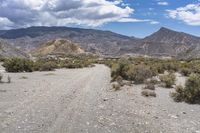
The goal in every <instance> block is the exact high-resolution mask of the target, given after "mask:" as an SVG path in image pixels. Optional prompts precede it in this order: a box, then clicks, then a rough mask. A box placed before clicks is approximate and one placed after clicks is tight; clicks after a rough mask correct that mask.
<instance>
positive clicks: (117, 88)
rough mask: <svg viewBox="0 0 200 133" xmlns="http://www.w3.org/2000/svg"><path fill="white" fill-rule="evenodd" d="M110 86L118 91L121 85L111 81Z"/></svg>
mask: <svg viewBox="0 0 200 133" xmlns="http://www.w3.org/2000/svg"><path fill="white" fill-rule="evenodd" d="M112 88H113V90H114V91H118V90H120V89H121V85H119V83H113V84H112Z"/></svg>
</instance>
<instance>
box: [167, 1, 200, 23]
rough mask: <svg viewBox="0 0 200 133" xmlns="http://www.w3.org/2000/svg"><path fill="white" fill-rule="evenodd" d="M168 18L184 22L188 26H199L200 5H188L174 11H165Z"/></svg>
mask: <svg viewBox="0 0 200 133" xmlns="http://www.w3.org/2000/svg"><path fill="white" fill-rule="evenodd" d="M167 12H168V15H169V17H171V18H172V19H177V20H181V21H183V22H185V23H186V24H188V25H194V26H199V25H200V3H199V4H189V5H186V6H185V7H180V8H177V9H175V10H167Z"/></svg>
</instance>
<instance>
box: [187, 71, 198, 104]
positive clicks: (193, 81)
mask: <svg viewBox="0 0 200 133" xmlns="http://www.w3.org/2000/svg"><path fill="white" fill-rule="evenodd" d="M184 94H185V101H186V102H190V103H197V102H198V103H200V75H199V74H191V75H190V77H189V78H188V80H187V81H186V83H185V89H184Z"/></svg>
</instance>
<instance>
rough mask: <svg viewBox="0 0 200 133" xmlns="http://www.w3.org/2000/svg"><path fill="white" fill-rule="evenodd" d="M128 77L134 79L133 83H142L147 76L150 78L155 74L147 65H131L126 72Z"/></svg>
mask: <svg viewBox="0 0 200 133" xmlns="http://www.w3.org/2000/svg"><path fill="white" fill-rule="evenodd" d="M127 75H128V77H129V78H128V79H129V80H132V81H134V83H135V84H142V83H144V82H145V80H147V79H148V78H151V77H152V76H154V75H155V73H153V72H152V71H151V69H150V67H149V66H146V65H132V66H131V67H130V68H129V70H128V72H127Z"/></svg>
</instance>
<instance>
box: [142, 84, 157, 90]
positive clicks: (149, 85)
mask: <svg viewBox="0 0 200 133" xmlns="http://www.w3.org/2000/svg"><path fill="white" fill-rule="evenodd" d="M143 89H148V90H155V85H154V84H153V83H150V82H148V83H146V84H145V87H144V88H143Z"/></svg>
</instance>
